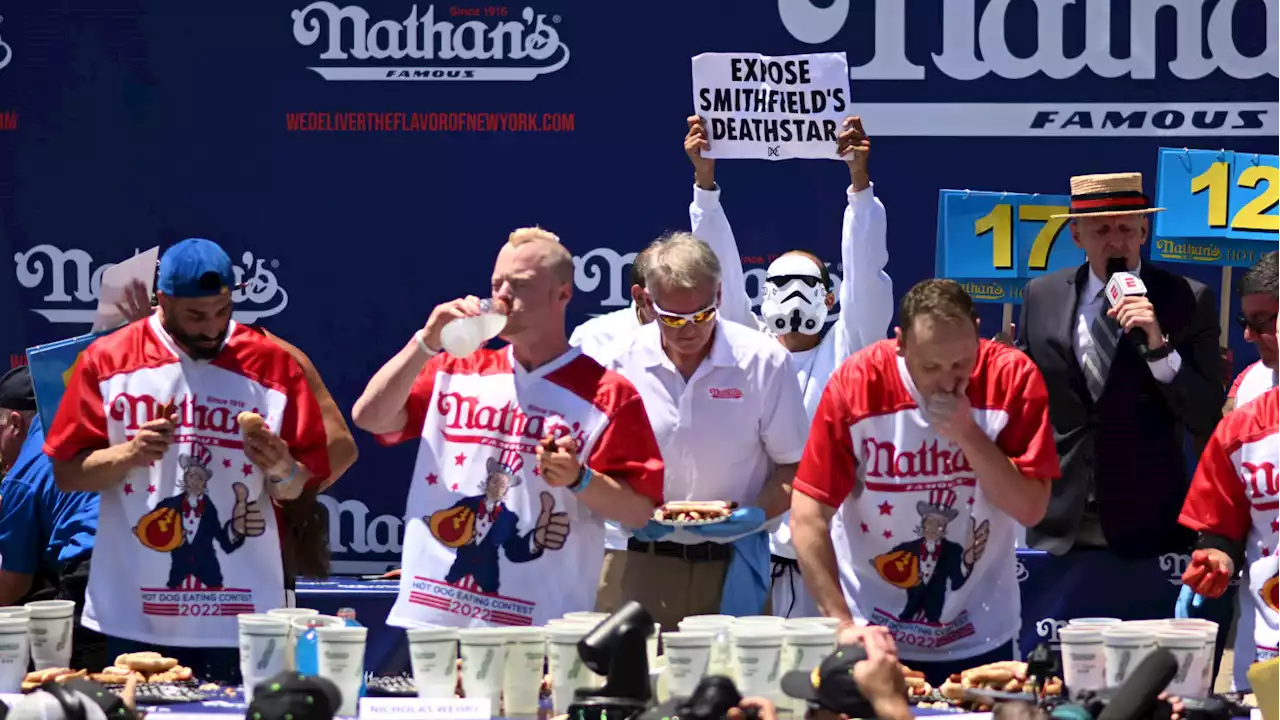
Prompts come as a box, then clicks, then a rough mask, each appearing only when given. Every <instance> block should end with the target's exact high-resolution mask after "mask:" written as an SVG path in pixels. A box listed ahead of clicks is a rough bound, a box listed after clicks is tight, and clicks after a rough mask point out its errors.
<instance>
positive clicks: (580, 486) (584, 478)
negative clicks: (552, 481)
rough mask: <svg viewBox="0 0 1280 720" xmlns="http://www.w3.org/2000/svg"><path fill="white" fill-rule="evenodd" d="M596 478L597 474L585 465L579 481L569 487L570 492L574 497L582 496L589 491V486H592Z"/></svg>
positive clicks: (579, 474) (579, 475)
mask: <svg viewBox="0 0 1280 720" xmlns="http://www.w3.org/2000/svg"><path fill="white" fill-rule="evenodd" d="M594 476H595V473H594V472H593V471H592V470H591V468H589V467H587V466H586V465H583V466H582V470H581V471H580V472H579V473H578V481H577V482H575V483H574V484H572V485H570V486H569V492H571V493H573V494H574V495H578V494H580V493H581V492H582V491H583V490H586V489H587V486H588V485H590V484H591V478H592V477H594Z"/></svg>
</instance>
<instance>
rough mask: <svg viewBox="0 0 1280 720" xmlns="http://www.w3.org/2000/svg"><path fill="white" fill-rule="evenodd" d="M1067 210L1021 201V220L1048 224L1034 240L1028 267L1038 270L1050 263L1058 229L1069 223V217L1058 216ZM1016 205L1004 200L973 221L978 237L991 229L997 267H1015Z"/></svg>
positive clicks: (993, 255)
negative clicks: (1014, 221) (1014, 210)
mask: <svg viewBox="0 0 1280 720" xmlns="http://www.w3.org/2000/svg"><path fill="white" fill-rule="evenodd" d="M1066 211H1067V209H1066V208H1064V207H1060V206H1057V205H1019V206H1018V220H1019V221H1020V222H1042V223H1044V227H1042V228H1040V232H1038V233H1036V239H1035V241H1033V242H1032V243H1031V256H1030V257H1029V258H1027V268H1028V269H1030V270H1034V271H1040V270H1044V269H1045V268H1047V267H1049V254H1050V253H1052V252H1053V243H1054V241H1055V240H1057V239H1058V233H1060V232H1062V227H1063V226H1064V225H1066V224H1067V218H1057V219H1054V217H1053V216H1054V215H1060V214H1062V213H1065V212H1066ZM1013 230H1014V228H1013V206H1012V205H1008V204H1006V203H1001V204H999V205H996V206H995V207H993V208H991V212H989V213H987V214H986V215H983V216H982V217H980V218H978V219H977V220H975V221H974V223H973V232H974V234H975V235H976V236H977V237H982V236H983V235H986V234H987V233H991V264H992V266H993V267H994V268H995V269H997V270H1010V269H1012V268H1013Z"/></svg>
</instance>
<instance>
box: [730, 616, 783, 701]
mask: <svg viewBox="0 0 1280 720" xmlns="http://www.w3.org/2000/svg"><path fill="white" fill-rule="evenodd" d="M781 678H782V632H781V628H780V627H779V628H776V629H774V630H769V629H759V630H757V629H747V630H743V629H737V630H735V632H734V633H733V682H734V684H735V685H737V686H738V692H740V693H742V694H743V695H745V696H756V697H766V698H769V699H770V700H775V701H776V700H778V699H780V697H781V695H782V689H781V687H780V685H779V683H780V682H781Z"/></svg>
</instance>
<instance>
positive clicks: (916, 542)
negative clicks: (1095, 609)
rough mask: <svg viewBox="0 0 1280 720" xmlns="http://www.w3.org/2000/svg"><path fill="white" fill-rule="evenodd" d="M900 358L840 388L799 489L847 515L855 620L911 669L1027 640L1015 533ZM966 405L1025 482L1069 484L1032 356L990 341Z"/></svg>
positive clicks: (872, 350) (876, 355)
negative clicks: (1063, 480) (886, 634)
mask: <svg viewBox="0 0 1280 720" xmlns="http://www.w3.org/2000/svg"><path fill="white" fill-rule="evenodd" d="M895 347H896V346H895V344H894V342H893V341H889V340H884V341H880V342H877V343H875V344H873V345H871V346H870V347H868V348H866V349H865V350H862V351H860V352H858V353H857V354H855V355H854V356H853V357H852V358H850V359H849V361H848V362H846V363H845V364H844V365H843V366H842V367H841V368H840V369H839V370H837V371H836V372H835V374H834V375H832V376H831V379H830V381H828V383H827V388H826V391H825V392H824V394H823V396H822V400H821V401H820V402H819V404H818V411H817V414H816V416H815V418H814V422H813V426H812V428H811V429H810V431H809V443H808V445H807V446H806V447H805V453H804V459H803V460H802V461H801V463H800V469H799V471H798V473H797V475H796V481H795V489H796V490H797V491H798V492H802V493H804V494H806V495H808V496H810V497H812V498H814V499H816V500H818V501H819V502H822V503H823V504H825V505H828V506H830V507H833V508H839V511H838V513H839V518H840V521H841V523H842V524H843V526H844V542H838V543H837V546H836V556H837V559H838V561H839V562H838V564H839V568H840V580H841V585H842V587H843V589H844V592H845V597H846V598H847V599H848V601H849V606H850V608H851V609H852V611H853V613H854V615H855V616H856V617H859V618H864V619H866V620H867V621H869V622H871V623H873V624H876V625H883V626H886V627H888V628H889V629H890V630H891V632H892V633H893V636H894V638H895V640H896V641H897V644H898V648H899V651H900V654H901V655H902V657H903V658H904V659H908V660H919V661H935V660H937V661H940V660H953V659H962V658H968V657H973V656H976V655H980V654H982V653H985V652H988V651H990V650H993V649H995V648H996V647H999V646H1000V645H1003V644H1004V643H1007V642H1009V641H1010V640H1011V639H1012V638H1013V637H1014V636H1015V635H1016V634H1017V632H1018V627H1019V623H1020V613H1021V606H1020V601H1019V594H1018V582H1017V579H1016V577H1015V568H1016V559H1015V556H1014V533H1015V530H1016V527H1017V523H1016V522H1015V521H1014V520H1013V519H1012V518H1010V517H1009V516H1008V515H1006V514H1005V513H1004V512H1003V511H1001V510H999V509H998V508H997V507H996V506H995V505H994V504H993V503H992V502H991V498H989V497H988V496H987V494H986V492H985V489H984V487H983V486H982V484H981V483H980V480H979V478H977V477H975V475H974V472H973V469H972V467H971V466H970V464H969V461H968V459H967V458H966V457H965V455H964V452H963V451H962V450H961V449H960V448H959V447H958V446H957V445H955V444H954V443H952V442H951V441H949V440H947V439H945V438H943V437H941V436H940V435H939V434H938V433H936V432H935V431H934V430H933V429H932V428H931V427H929V425H928V424H927V422H926V418H925V415H924V413H923V411H922V409H921V408H922V404H923V401H922V399H921V397H920V395H919V392H918V391H917V390H916V388H915V385H914V383H913V382H912V380H911V376H910V374H909V373H908V372H907V368H906V365H905V363H904V361H903V360H902V358H900V357H899V356H898V354H897V352H896V351H895ZM966 395H967V397H968V400H969V403H970V404H971V406H972V408H973V410H972V415H973V419H974V421H975V422H976V423H977V424H978V426H979V427H981V428H982V429H983V430H984V431H985V433H986V434H987V436H988V437H990V438H991V439H992V440H993V441H994V442H995V443H996V445H998V446H999V447H1000V448H1001V450H1003V451H1004V452H1005V454H1006V455H1008V457H1009V459H1010V460H1011V461H1012V462H1013V464H1014V465H1015V466H1016V467H1017V468H1018V470H1019V471H1021V472H1022V473H1023V474H1024V475H1026V476H1028V477H1029V478H1033V479H1038V480H1044V479H1055V478H1057V477H1059V475H1060V474H1061V470H1060V468H1059V465H1058V454H1057V450H1056V448H1055V447H1054V443H1053V433H1052V430H1051V428H1050V425H1049V415H1048V412H1049V403H1048V394H1047V391H1046V390H1045V385H1044V380H1043V379H1042V378H1041V377H1040V373H1039V371H1038V370H1037V369H1036V367H1035V365H1034V364H1032V362H1031V360H1030V359H1029V358H1028V357H1027V356H1026V355H1024V354H1022V353H1021V352H1019V351H1017V350H1015V349H1013V348H1009V347H1006V346H1003V345H1000V344H998V343H992V342H989V341H986V340H983V341H981V343H980V345H979V350H978V362H977V365H976V367H975V369H974V372H973V375H972V376H971V377H970V380H969V385H968V389H967V391H966ZM1032 481H1033V480H1030V479H1029V480H1028V481H1027V482H1032ZM836 537H837V538H838V537H839V535H838V534H837V535H836Z"/></svg>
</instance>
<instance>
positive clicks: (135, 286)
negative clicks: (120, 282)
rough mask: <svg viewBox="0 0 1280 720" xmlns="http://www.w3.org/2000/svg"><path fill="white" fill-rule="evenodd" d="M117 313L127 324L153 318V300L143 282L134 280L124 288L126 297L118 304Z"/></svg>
mask: <svg viewBox="0 0 1280 720" xmlns="http://www.w3.org/2000/svg"><path fill="white" fill-rule="evenodd" d="M116 311H117V312H119V313H120V316H121V317H122V318H124V321H125V324H128V323H131V322H135V321H137V320H141V319H143V318H146V317H151V312H152V307H151V298H150V297H148V296H147V286H146V284H145V283H143V282H142V281H141V280H134V281H133V282H131V283H129V284H128V285H126V286H125V288H124V297H123V298H121V300H120V302H118V303H116Z"/></svg>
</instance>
